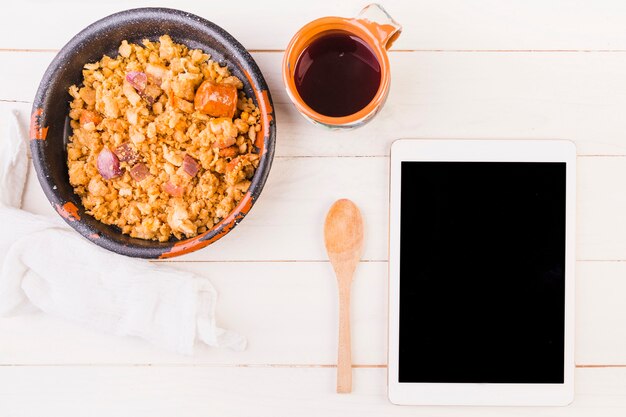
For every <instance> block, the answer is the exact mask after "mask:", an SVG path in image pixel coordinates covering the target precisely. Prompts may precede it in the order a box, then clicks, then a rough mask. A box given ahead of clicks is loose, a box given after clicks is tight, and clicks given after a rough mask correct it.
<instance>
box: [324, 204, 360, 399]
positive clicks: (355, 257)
mask: <svg viewBox="0 0 626 417" xmlns="http://www.w3.org/2000/svg"><path fill="white" fill-rule="evenodd" d="M324 242H325V244H326V252H328V258H329V259H330V263H331V264H332V265H333V269H334V270H335V275H337V285H338V287H339V356H338V360H337V392H338V393H349V392H352V352H351V346H350V286H351V284H352V276H353V274H354V270H355V269H356V266H357V265H358V263H359V259H360V258H361V249H362V248H363V220H362V218H361V212H360V211H359V209H358V207H357V206H356V205H355V204H354V203H353V202H352V201H350V200H346V199H341V200H337V201H336V202H335V203H334V204H333V205H332V206H331V207H330V210H328V214H327V215H326V222H325V224H324Z"/></svg>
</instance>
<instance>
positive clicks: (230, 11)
mask: <svg viewBox="0 0 626 417" xmlns="http://www.w3.org/2000/svg"><path fill="white" fill-rule="evenodd" d="M159 3H160V4H162V5H169V6H170V7H178V8H183V9H187V10H189V11H192V12H196V13H199V14H200V15H202V16H204V17H206V18H208V19H209V20H213V21H214V22H216V23H218V24H219V25H221V26H223V27H224V28H226V29H227V30H229V31H230V32H231V33H232V34H233V35H234V36H235V37H237V38H238V39H239V40H240V41H241V42H242V43H243V44H244V45H245V46H246V47H248V48H251V49H256V50H257V51H256V52H255V53H254V54H253V55H254V57H255V59H256V60H257V62H258V63H259V66H260V67H261V69H262V71H263V73H264V75H265V77H266V79H267V80H268V83H269V85H270V90H271V92H272V96H273V98H274V104H275V108H276V112H277V121H278V144H277V157H276V159H275V161H274V166H273V168H272V172H271V174H270V177H269V180H268V183H267V185H266V188H265V190H264V191H263V194H262V195H261V198H260V200H259V202H258V204H257V205H255V207H254V208H253V209H252V211H251V213H250V215H249V216H247V217H246V220H245V221H244V222H243V223H242V224H241V225H239V226H238V227H237V228H236V229H235V230H234V231H233V232H232V233H231V234H229V235H228V236H226V237H225V238H224V239H222V240H220V241H219V242H217V243H216V244H215V245H212V246H210V247H208V248H205V249H204V250H202V251H200V252H196V253H194V254H191V255H189V256H186V257H184V258H179V261H177V262H175V266H176V267H178V268H181V269H185V270H190V271H193V272H195V273H198V274H202V275H205V276H207V277H209V278H210V279H211V281H212V282H213V283H214V284H215V286H216V287H217V289H218V291H219V293H220V300H219V302H218V311H217V314H218V319H219V320H220V323H222V324H223V325H224V326H225V327H228V328H231V329H236V330H237V331H240V332H242V333H244V334H245V335H246V336H248V339H249V347H248V350H247V351H246V352H243V353H241V354H236V353H233V352H224V351H221V350H211V349H199V351H198V352H197V353H196V355H195V356H193V357H183V356H179V355H175V354H171V353H167V352H163V351H159V350H157V349H155V348H152V347H150V346H146V344H144V343H142V342H141V341H138V340H136V339H133V338H116V337H112V336H106V335H101V334H97V333H94V332H91V331H89V330H85V329H83V328H81V327H79V326H76V325H73V324H68V323H66V322H62V321H59V320H57V319H54V318H50V317H48V316H43V315H40V314H32V315H29V316H20V317H15V318H6V319H0V341H1V342H0V365H1V366H0V416H37V417H39V416H41V415H47V416H83V415H85V413H86V412H87V413H88V414H90V415H102V416H109V415H116V416H151V417H158V416H171V415H173V414H175V415H177V416H181V417H186V416H189V417H196V416H198V415H229V416H251V415H254V416H293V415H299V416H321V415H323V416H335V415H336V416H363V415H371V416H382V415H384V416H395V415H429V416H430V415H433V416H458V415H463V416H465V415H469V416H471V415H476V416H484V415H487V416H489V415H492V416H498V417H500V416H520V415H528V414H530V413H533V414H534V413H536V414H538V415H542V416H589V415H602V416H623V415H624V413H625V409H626V369H624V368H626V307H625V303H624V297H625V295H626V262H624V261H625V260H626V216H625V213H626V156H625V155H626V117H624V115H625V114H626V76H625V74H626V53H625V51H626V29H625V28H626V10H625V8H626V5H625V4H624V3H623V2H621V1H611V0H602V1H596V2H571V1H568V0H558V1H557V0H554V1H550V2H546V1H542V0H532V1H521V0H520V1H507V2H502V1H497V0H476V1H472V2H467V1H464V0H445V1H423V2H415V1H409V0H403V1H400V0H398V1H387V2H384V3H385V4H384V5H385V7H386V8H387V10H388V11H389V12H390V13H391V15H392V16H394V17H395V18H396V19H397V20H398V21H399V22H400V23H401V24H403V25H404V32H403V34H402V36H401V37H400V39H399V40H398V42H397V43H396V44H395V45H394V48H396V49H397V52H392V53H391V54H390V59H391V67H392V68H391V69H392V88H391V92H390V95H389V99H388V101H387V104H386V106H385V108H384V109H383V110H382V111H381V113H380V114H379V115H378V116H377V117H376V119H375V120H374V121H373V122H372V123H371V124H369V125H367V126H366V127H364V128H362V129H358V130H355V131H354V132H348V133H333V132H327V131H324V130H322V129H319V128H315V127H314V126H310V125H309V124H307V123H306V122H305V121H304V119H302V118H301V116H300V115H299V114H297V112H296V111H295V110H294V109H293V107H292V106H291V105H290V104H288V99H287V96H286V94H285V92H284V89H283V87H282V84H281V81H280V60H281V58H282V53H281V52H280V50H282V49H283V48H284V46H285V45H286V44H287V42H288V41H289V39H290V38H291V36H292V35H293V32H294V31H295V30H297V29H298V28H299V27H300V26H301V25H302V24H303V23H305V22H307V21H309V20H311V19H313V18H316V17H320V16H323V15H331V14H337V15H344V16H345V15H351V14H355V13H357V12H358V10H359V9H360V8H361V7H362V6H363V5H364V4H365V2H360V1H356V0H344V1H341V2H335V1H321V0H320V1H315V2H308V3H307V2H304V3H303V2H288V1H280V0H273V1H270V2H259V1H258V0H257V1H251V0H240V1H239V2H237V3H233V4H225V5H224V6H223V7H218V6H216V3H215V2H198V1H190V0H181V1H177V2H173V1H170V2H166V1H161V2H159ZM139 4H147V2H137V1H131V2H129V1H122V0H106V1H100V2H79V1H73V2H52V1H46V0H24V1H21V2H5V3H3V5H2V8H3V10H2V13H0V35H1V36H0V107H1V108H2V109H9V108H15V109H18V110H20V111H23V112H24V113H23V115H22V117H23V118H22V120H23V123H24V124H25V125H26V124H27V120H28V116H29V114H30V105H29V104H28V103H29V102H30V101H31V100H32V97H33V96H34V93H35V90H36V88H37V85H38V82H39V79H40V77H41V75H42V74H43V71H44V70H45V68H46V66H47V64H48V63H49V62H50V60H51V59H52V57H53V56H54V51H44V52H37V51H32V49H35V50H41V49H50V48H51V49H58V48H59V47H61V46H62V45H63V44H64V43H65V42H66V41H67V40H68V39H69V38H70V37H71V36H72V35H73V34H74V33H76V32H77V31H78V30H80V29H81V28H82V27H84V26H85V25H87V24H88V23H90V22H92V21H93V20H96V19H97V18H99V17H102V16H104V15H106V14H108V13H110V12H112V11H115V10H121V9H123V8H127V7H133V6H134V5H139ZM24 49H29V51H24ZM259 49H263V50H265V49H271V50H274V51H277V52H263V51H259ZM399 50H404V52H400V51H399ZM409 50H411V51H409ZM415 50H418V51H415ZM399 137H435V138H445V137H448V138H450V137H464V138H534V139H544V138H568V139H572V140H574V141H575V142H576V145H577V150H578V153H579V155H580V157H579V158H578V206H577V210H578V216H577V251H576V253H577V260H578V262H577V277H576V280H577V283H576V286H577V292H576V316H577V318H576V319H577V322H576V324H577V328H576V358H575V359H576V363H577V366H578V367H579V368H578V369H577V372H576V379H575V381H576V382H575V385H576V396H575V400H574V403H573V404H572V405H570V406H568V407H564V408H541V409H535V408H532V409H520V408H488V409H485V408H463V407H440V408H432V407H427V408H424V407H399V406H392V405H391V404H389V402H388V401H387V400H386V394H385V390H386V369H384V366H385V364H386V359H385V357H386V329H387V324H386V311H387V299H386V297H387V273H386V269H387V263H386V259H387V249H386V242H387V225H386V223H387V213H388V208H387V187H388V177H387V173H388V162H387V158H385V157H384V155H388V153H389V146H390V144H391V142H392V141H393V140H394V139H397V138H399ZM32 174H33V172H32V171H31V172H30V175H29V179H28V186H27V190H26V193H27V194H26V206H27V207H28V208H29V209H30V210H32V211H35V212H38V213H42V214H46V215H50V216H56V214H55V213H54V211H52V209H51V208H50V205H49V204H48V202H47V200H46V199H45V197H44V196H43V193H42V192H41V190H40V188H39V185H38V183H37V180H36V178H34V176H33V175H32ZM340 197H349V198H352V199H354V201H356V202H357V204H359V206H360V207H361V209H362V211H363V215H364V219H365V222H366V228H367V230H366V233H367V238H366V243H365V255H364V259H366V260H368V261H369V262H363V263H362V264H361V265H360V266H359V268H358V269H357V274H356V278H355V282H354V285H353V304H352V307H353V312H352V319H353V325H354V327H353V349H354V354H353V358H354V361H355V364H357V366H360V367H366V368H365V369H363V368H358V369H356V370H355V375H354V388H355V392H354V393H353V394H351V395H345V396H339V395H337V394H335V393H334V386H335V381H334V372H335V369H334V368H332V367H331V366H332V364H333V363H334V361H335V360H336V337H337V336H336V320H337V307H336V288H335V286H336V283H335V279H334V277H333V275H332V269H331V268H330V266H329V265H328V264H327V263H326V262H323V260H324V259H325V253H324V246H323V242H322V224H323V220H324V215H325V212H326V210H327V209H328V207H329V206H330V204H331V203H332V202H333V201H334V200H335V199H337V198H340ZM268 231H270V233H269V234H268ZM241 261H247V262H241ZM241 306H250V309H249V311H254V314H251V313H249V311H248V310H247V309H243V308H241ZM242 365H245V366H242ZM249 365H250V366H249ZM589 365H593V366H594V367H591V368H588V367H584V368H583V366H589ZM615 366H617V367H616V368H615Z"/></svg>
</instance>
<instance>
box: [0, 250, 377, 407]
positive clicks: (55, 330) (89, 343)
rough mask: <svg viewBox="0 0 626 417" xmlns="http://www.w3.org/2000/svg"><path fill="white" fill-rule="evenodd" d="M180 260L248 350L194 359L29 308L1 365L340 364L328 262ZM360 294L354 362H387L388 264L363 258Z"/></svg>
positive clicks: (4, 347) (356, 296) (1, 350)
mask: <svg viewBox="0 0 626 417" xmlns="http://www.w3.org/2000/svg"><path fill="white" fill-rule="evenodd" d="M173 266H174V267H175V268H178V269H181V270H186V271H192V272H194V273H196V274H198V275H200V276H204V277H208V278H209V279H210V280H211V282H212V283H213V284H214V285H215V287H216V288H217V290H218V292H219V294H220V297H219V302H218V308H217V318H218V323H219V324H221V325H222V326H224V327H226V328H229V329H232V330H236V331H238V332H241V333H242V334H244V335H245V336H246V337H247V338H248V342H249V344H248V349H247V350H246V351H245V352H231V351H228V350H224V349H210V348H207V347H203V346H198V348H197V350H196V353H195V355H194V356H189V357H187V356H182V355H178V354H174V353H168V352H165V351H163V350H162V349H157V348H153V347H152V346H150V345H148V344H147V343H145V342H143V341H141V340H139V339H137V338H130V337H123V338H121V337H116V336H111V335H105V334H100V333H97V332H95V331H93V330H90V329H85V328H83V327H81V326H79V325H75V324H72V323H67V322H64V321H62V320H60V319H55V318H52V317H49V316H46V315H43V314H27V315H18V316H14V317H7V318H0V335H2V343H1V344H0V364H4V365H7V364H68V363H69V364H105V363H106V364H149V363H153V364H159V363H160V364H163V363H178V364H180V363H183V364H207V363H209V364H290V365H294V364H296V365H297V364H307V365H309V364H334V363H336V361H337V314H338V305H337V303H338V301H337V283H336V279H335V277H334V275H333V271H332V268H331V266H330V265H329V264H328V263H325V262H318V263H307V262H277V263H274V262H271V263H265V262H262V263H241V262H235V263H233V262H226V263H219V262H216V263H214V262H212V263H178V264H176V265H173ZM352 294H353V302H352V335H353V346H354V349H353V360H354V362H355V363H357V364H383V363H386V344H387V338H386V329H387V264H386V262H383V263H363V264H361V265H360V266H359V268H358V269H357V272H356V275H355V280H354V284H353V289H352ZM0 386H1V384H0ZM0 415H2V413H0Z"/></svg>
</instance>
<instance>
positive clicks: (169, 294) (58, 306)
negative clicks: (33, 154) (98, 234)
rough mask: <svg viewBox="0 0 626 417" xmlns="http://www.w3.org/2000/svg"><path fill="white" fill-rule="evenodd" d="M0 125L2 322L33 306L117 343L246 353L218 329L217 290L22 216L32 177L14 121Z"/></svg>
mask: <svg viewBox="0 0 626 417" xmlns="http://www.w3.org/2000/svg"><path fill="white" fill-rule="evenodd" d="M3 116H4V117H2V118H0V134H1V136H0V229H1V230H2V234H0V315H2V316H7V315H11V314H19V312H20V311H22V309H23V307H24V306H27V305H32V306H35V307H37V308H38V309H40V310H41V311H44V312H46V313H48V314H51V315H55V316H58V317H63V318H66V319H69V320H72V321H76V322H80V323H82V324H84V325H85V326H87V327H90V328H93V329H97V330H102V331H105V332H108V333H112V334H116V335H128V336H138V337H141V338H143V339H145V340H147V341H149V342H150V343H152V344H154V345H156V346H160V347H163V348H166V349H169V350H172V351H176V352H179V353H183V354H191V353H192V352H193V346H194V344H195V341H196V339H198V340H199V341H201V342H203V343H206V344H207V345H209V346H216V347H228V348H231V349H234V350H243V349H245V346H246V340H245V338H244V337H242V336H241V335H239V334H237V333H235V332H232V331H227V330H224V329H221V328H219V327H218V326H217V325H216V322H215V305H216V301H217V292H216V290H215V288H214V287H213V285H212V284H211V282H210V281H209V280H208V279H206V278H204V277H200V276H197V275H195V274H192V273H189V272H184V271H179V270H176V269H174V268H171V267H169V266H167V265H162V264H154V263H150V262H148V261H146V260H141V259H132V258H128V257H125V256H121V255H117V254H114V253H111V252H108V251H106V250H104V249H102V248H100V247H98V246H96V245H93V244H92V243H90V242H88V241H87V240H85V239H83V238H82V237H81V236H80V235H78V234H77V233H76V232H74V231H73V230H71V229H70V228H69V227H68V226H67V225H65V224H64V223H63V222H62V221H61V220H59V219H56V218H55V219H50V218H47V217H44V216H39V215H35V214H32V213H28V212H26V211H24V210H21V209H20V206H21V200H22V195H23V189H24V184H25V179H26V174H27V169H28V160H27V155H26V140H25V138H24V135H22V134H21V132H20V129H19V125H18V121H17V118H16V115H14V114H13V115H3Z"/></svg>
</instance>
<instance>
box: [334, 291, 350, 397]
mask: <svg viewBox="0 0 626 417" xmlns="http://www.w3.org/2000/svg"><path fill="white" fill-rule="evenodd" d="M346 281H347V280H343V281H340V284H339V355H338V358H337V393H339V394H347V393H350V392H352V347H351V342H350V281H347V282H346Z"/></svg>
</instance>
